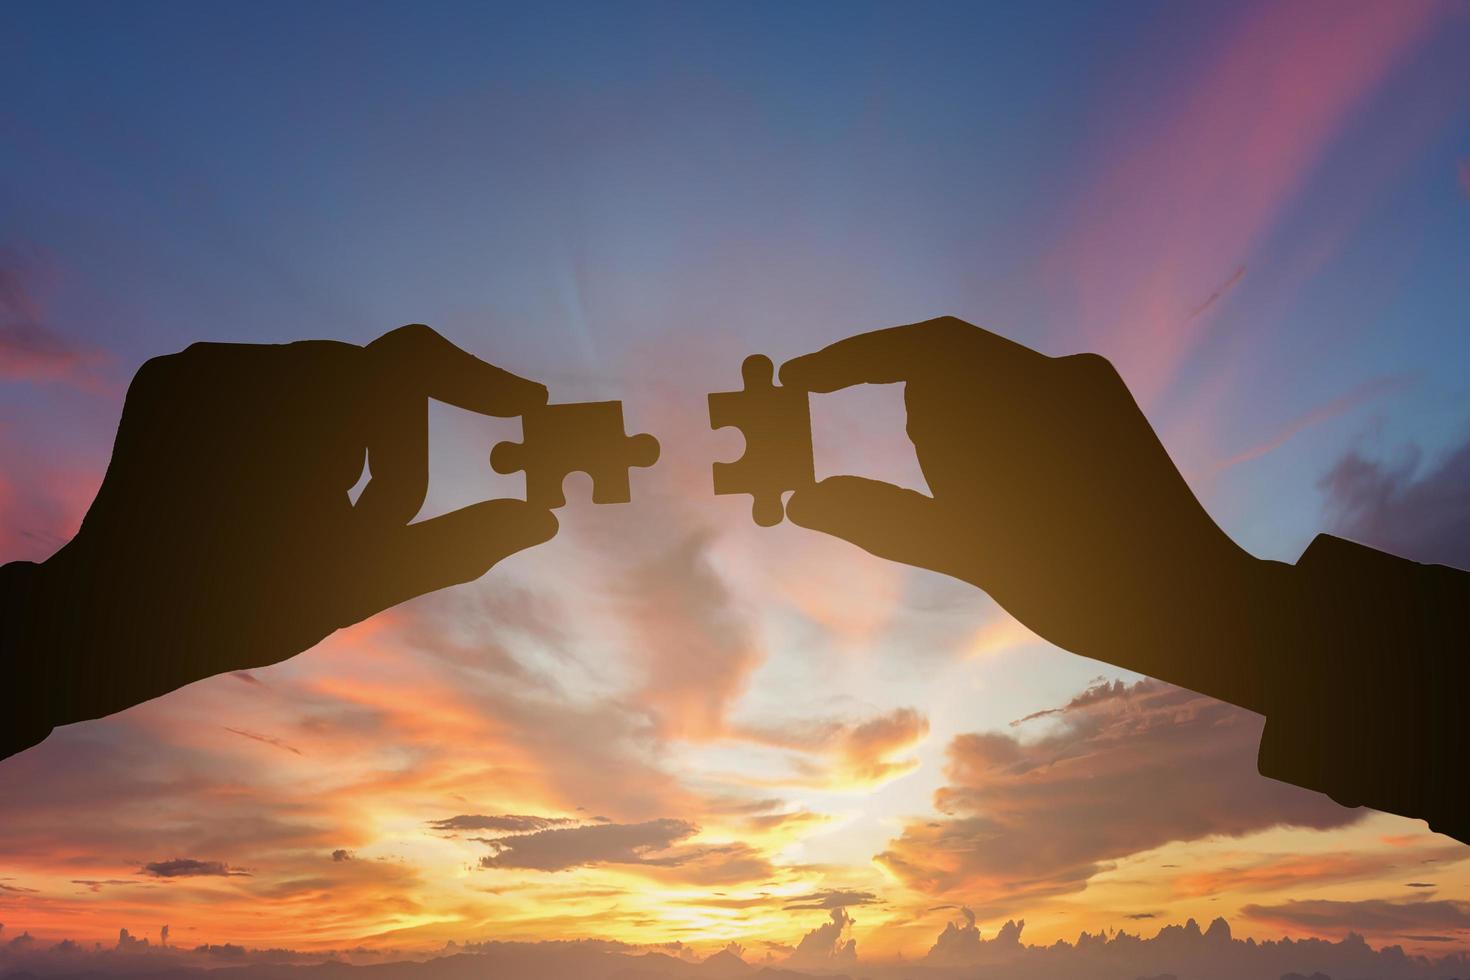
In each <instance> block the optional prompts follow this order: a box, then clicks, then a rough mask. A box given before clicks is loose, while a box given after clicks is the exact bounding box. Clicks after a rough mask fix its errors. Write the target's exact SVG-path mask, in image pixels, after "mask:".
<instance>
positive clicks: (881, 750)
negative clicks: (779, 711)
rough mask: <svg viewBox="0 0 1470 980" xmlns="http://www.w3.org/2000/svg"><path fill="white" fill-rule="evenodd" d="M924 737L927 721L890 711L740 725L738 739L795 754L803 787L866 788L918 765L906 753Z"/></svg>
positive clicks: (911, 711)
mask: <svg viewBox="0 0 1470 980" xmlns="http://www.w3.org/2000/svg"><path fill="white" fill-rule="evenodd" d="M928 734H929V719H928V718H927V717H925V716H924V715H923V714H922V713H921V712H919V711H917V710H915V709H913V708H896V709H894V710H892V711H889V712H886V713H884V714H880V715H877V716H875V717H872V718H867V719H864V720H861V721H858V720H838V719H828V720H825V721H815V722H810V721H809V722H799V723H795V724H785V725H774V726H746V727H744V728H742V729H741V730H740V735H742V736H743V737H744V738H746V739H748V740H750V741H752V742H756V743H758V744H761V745H769V746H773V747H776V748H782V749H789V750H792V751H795V752H800V753H803V754H805V755H808V756H812V757H813V758H810V759H798V760H796V761H795V768H796V770H797V772H798V773H799V774H800V776H801V781H802V782H803V783H816V784H820V785H822V786H824V787H830V788H837V789H871V788H873V787H875V786H878V785H881V784H882V783H886V782H888V781H889V780H892V779H896V778H898V777H899V776H902V775H904V774H906V773H908V772H911V771H913V769H914V768H915V767H916V766H917V765H918V764H919V763H918V759H917V758H915V757H914V756H912V755H910V754H908V753H910V752H912V750H913V749H915V748H917V747H918V745H919V744H920V743H921V742H923V740H924V739H925V737H927V736H928Z"/></svg>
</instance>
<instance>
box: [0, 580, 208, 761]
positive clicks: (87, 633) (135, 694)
mask: <svg viewBox="0 0 1470 980" xmlns="http://www.w3.org/2000/svg"><path fill="white" fill-rule="evenodd" d="M83 571H85V570H76V569H72V568H70V567H69V564H68V562H67V561H66V558H65V557H64V552H63V553H62V554H58V555H56V556H53V557H52V558H51V559H50V560H49V561H47V562H46V563H45V564H44V565H39V564H34V563H31V562H13V563H11V564H8V565H5V566H3V567H0V665H3V669H4V680H5V683H3V684H0V758H3V757H5V756H9V755H13V754H15V753H16V752H20V751H22V750H24V749H26V748H29V747H30V746H32V745H34V744H36V743H38V742H40V741H42V740H43V739H45V737H46V736H47V735H48V734H49V733H50V732H51V730H52V729H53V728H56V727H59V726H61V725H67V724H71V723H73V722H78V721H86V720H89V719H93V718H100V717H102V716H104V715H108V714H111V713H113V712H115V711H120V710H122V709H124V708H127V707H130V706H132V705H134V704H138V703H140V702H142V701H146V700H148V699H150V698H153V697H156V696H158V695H160V694H163V693H165V692H166V691H169V690H172V689H173V688H175V687H178V686H181V685H182V684H184V683H187V682H188V681H189V680H193V679H196V678H195V677H193V676H185V675H181V674H180V672H179V671H178V670H175V669H170V668H169V667H168V662H169V660H170V659H172V658H169V657H168V656H167V655H166V653H164V652H163V651H164V650H165V648H166V644H164V643H161V642H159V637H158V634H159V632H160V631H158V630H156V629H148V628H145V626H144V625H143V624H146V623H148V622H152V621H154V620H155V619H156V617H153V616H150V615H149V614H148V612H147V610H142V609H139V608H137V604H136V603H135V602H128V601H112V600H109V599H107V598H106V597H105V596H101V595H99V594H98V592H99V590H98V588H97V587H96V583H95V581H94V580H93V577H92V576H90V575H87V574H81V572H83Z"/></svg>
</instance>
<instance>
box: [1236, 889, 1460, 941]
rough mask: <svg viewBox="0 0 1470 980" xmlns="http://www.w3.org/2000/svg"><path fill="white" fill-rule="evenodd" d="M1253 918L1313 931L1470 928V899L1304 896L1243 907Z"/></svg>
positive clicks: (1376, 932) (1384, 931)
mask: <svg viewBox="0 0 1470 980" xmlns="http://www.w3.org/2000/svg"><path fill="white" fill-rule="evenodd" d="M1241 911H1242V912H1244V913H1245V914H1246V915H1248V916H1250V917H1251V918H1253V919H1260V920H1262V921H1265V922H1271V923H1275V924H1277V925H1282V926H1286V927H1288V928H1295V929H1307V930H1310V931H1313V932H1342V933H1347V932H1357V933H1367V934H1372V935H1383V934H1394V933H1404V932H1410V931H1415V930H1421V929H1434V930H1436V931H1439V932H1454V931H1457V930H1464V931H1466V932H1470V902H1459V901H1451V900H1446V899H1438V900H1436V899H1424V900H1420V901H1412V900H1411V901H1403V902H1399V901H1390V900H1388V899H1380V898H1374V899H1364V900H1362V901H1356V902H1349V901H1330V900H1328V899H1302V900H1293V901H1289V902H1282V903H1281V904H1279V905H1247V906H1245V907H1244V908H1243V909H1241Z"/></svg>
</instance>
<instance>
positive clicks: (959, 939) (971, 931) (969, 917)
mask: <svg viewBox="0 0 1470 980" xmlns="http://www.w3.org/2000/svg"><path fill="white" fill-rule="evenodd" d="M960 915H961V916H963V917H964V920H965V922H964V925H960V924H959V923H958V922H954V921H950V922H947V923H945V926H944V931H943V932H941V933H940V934H939V937H938V938H937V939H935V940H934V945H933V946H931V947H929V952H928V953H927V954H926V955H925V960H926V961H927V962H929V963H933V964H936V965H940V966H946V965H953V966H959V965H963V964H967V963H978V962H980V961H981V960H983V959H987V958H993V957H995V956H997V955H1000V956H1009V955H1012V954H1014V953H1015V952H1018V951H1019V950H1020V948H1021V931H1022V930H1023V929H1025V928H1026V920H1025V919H1021V920H1020V921H1016V920H1014V919H1007V920H1006V923H1005V925H1003V926H1001V927H1000V931H999V932H997V933H996V934H995V937H994V938H992V939H989V940H985V939H981V938H980V927H979V926H977V925H976V924H975V913H974V912H973V911H972V910H971V909H970V908H969V907H968V906H962V907H961V908H960Z"/></svg>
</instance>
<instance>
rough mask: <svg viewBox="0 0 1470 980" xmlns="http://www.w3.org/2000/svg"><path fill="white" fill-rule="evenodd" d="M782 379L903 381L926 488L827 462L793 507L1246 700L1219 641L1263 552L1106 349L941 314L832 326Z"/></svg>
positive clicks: (821, 387) (1256, 586)
mask: <svg viewBox="0 0 1470 980" xmlns="http://www.w3.org/2000/svg"><path fill="white" fill-rule="evenodd" d="M781 381H782V383H783V384H785V385H789V386H794V387H799V388H804V389H806V390H808V391H813V392H830V391H835V390H837V389H839V388H844V387H847V386H849V385H854V384H862V383H873V384H885V383H892V382H903V383H905V384H906V386H907V387H906V389H905V401H906V404H907V409H908V434H909V437H910V439H912V440H913V443H914V448H915V450H916V452H917V454H918V460H919V464H920V466H921V467H922V469H923V473H924V477H925V479H926V480H927V481H928V484H929V488H930V491H931V492H932V494H933V496H932V497H929V496H925V495H923V494H920V493H917V492H914V491H912V490H906V489H902V488H899V487H895V486H892V485H889V484H886V483H880V482H877V481H873V480H868V479H863V478H860V477H855V476H835V477H831V478H829V479H826V480H823V481H821V482H820V483H818V484H816V485H815V486H812V487H810V488H807V489H802V490H798V491H797V492H796V493H794V494H793V495H792V497H791V500H790V501H789V503H788V505H787V514H788V516H789V517H790V518H791V520H792V521H794V522H795V523H797V524H800V525H802V526H804V527H809V528H813V529H816V530H820V531H825V532H827V533H829V534H833V535H836V536H838V537H841V538H845V539H847V540H848V541H851V542H853V543H854V544H857V545H859V546H860V547H862V548H864V549H866V550H868V551H870V552H872V553H873V554H875V555H879V556H881V557H884V558H889V559H892V560H894V561H899V562H904V563H906V564H909V565H916V566H919V567H922V568H929V569H933V570H936V571H940V572H944V573H947V574H949V575H953V576H955V577H957V578H960V579H963V580H964V581H967V582H970V583H973V584H974V585H977V586H979V587H980V588H982V589H984V590H986V591H987V592H988V593H990V595H991V596H992V597H993V598H995V599H996V601H998V602H999V603H1000V604H1001V605H1002V606H1004V607H1005V608H1006V609H1007V610H1008V611H1009V612H1010V613H1011V614H1012V615H1014V616H1015V617H1016V618H1017V619H1019V620H1020V621H1021V622H1022V623H1024V624H1025V625H1026V626H1028V627H1029V628H1030V629H1031V630H1033V631H1034V632H1036V633H1037V634H1039V635H1040V636H1042V637H1043V638H1045V639H1047V640H1049V641H1051V642H1052V643H1055V644H1057V645H1058V646H1061V647H1063V648H1065V649H1068V650H1071V651H1074V652H1076V653H1081V654H1083V655H1086V656H1091V657H1096V658H1099V659H1104V660H1109V661H1111V662H1113V663H1117V664H1120V665H1122V666H1127V667H1132V668H1134V669H1138V670H1141V671H1144V672H1147V673H1151V674H1153V675H1154V676H1158V677H1163V678H1165V679H1173V680H1176V681H1177V682H1179V683H1183V684H1186V685H1187V686H1190V687H1194V688H1196V689H1201V690H1206V691H1207V692H1208V693H1212V694H1214V695H1215V696H1217V697H1221V698H1224V699H1226V700H1231V701H1235V702H1236V703H1238V704H1243V705H1246V706H1248V707H1255V706H1258V705H1259V700H1258V697H1257V692H1256V691H1255V686H1256V682H1255V676H1254V675H1255V671H1254V669H1253V667H1252V666H1251V665H1250V663H1249V660H1248V657H1249V651H1248V650H1241V651H1240V652H1239V654H1238V655H1235V656H1233V658H1231V655H1230V653H1229V652H1228V651H1226V650H1225V649H1224V647H1225V646H1226V645H1227V644H1228V643H1229V642H1230V640H1231V639H1232V638H1235V639H1239V637H1238V636H1236V634H1235V633H1234V632H1233V630H1234V628H1235V627H1234V625H1233V622H1234V619H1235V618H1236V617H1234V616H1233V615H1232V613H1233V611H1234V610H1235V609H1236V608H1237V607H1238V605H1239V604H1240V603H1242V602H1254V601H1257V600H1258V599H1261V598H1262V597H1263V596H1265V595H1266V593H1267V592H1269V590H1270V588H1272V585H1271V584H1268V583H1269V582H1270V577H1269V576H1268V574H1267V573H1266V572H1265V570H1264V566H1266V565H1268V564H1272V563H1266V562H1259V561H1257V560H1256V559H1254V558H1252V557H1251V556H1249V555H1248V554H1247V553H1246V552H1244V551H1242V550H1241V549H1240V548H1238V547H1237V546H1236V545H1235V543H1234V542H1232V541H1231V540H1230V539H1229V538H1228V537H1227V536H1226V535H1225V534H1224V533H1223V532H1222V531H1221V530H1220V529H1219V528H1218V527H1217V526H1216V525H1215V523H1214V522H1213V521H1212V520H1211V519H1210V517H1209V515H1208V514H1206V513H1205V511H1204V508H1203V507H1201V506H1200V504H1199V502H1198V501H1197V500H1196V499H1195V497H1194V494H1193V493H1192V492H1191V491H1190V489H1189V487H1188V485H1187V484H1186V483H1185V481H1184V479H1183V478H1182V477H1181V476H1180V474H1179V472H1178V470H1177V469H1176V468H1175V467H1174V465H1173V463H1172V462H1171V461H1170V459H1169V456H1168V454H1167V453H1166V452H1165V451H1164V448H1163V446H1162V445H1161V444H1160V442H1159V440H1158V437H1157V436H1155V434H1154V432H1153V430H1152V429H1151V428H1150V427H1149V424H1148V421H1147V420H1146V419H1145V418H1144V416H1143V413H1142V412H1141V411H1140V410H1139V408H1138V406H1137V404H1136V403H1135V402H1134V400H1133V398H1132V396H1131V395H1130V394H1129V392H1128V389H1127V387H1126V386H1125V385H1124V384H1123V381H1122V380H1121V379H1120V378H1119V376H1118V374H1117V372H1116V371H1114V370H1113V368H1112V365H1110V364H1109V363H1108V362H1107V361H1106V360H1105V359H1104V358H1102V357H1100V356H1097V355H1094V354H1079V355H1075V356H1070V357H1058V358H1052V357H1047V356H1044V355H1042V354H1039V353H1037V352H1035V351H1033V350H1030V349H1029V348H1026V347H1023V346H1021V345H1019V344H1016V343H1014V342H1012V341H1009V340H1006V339H1005V338H1003V337H999V336H996V335H995V334H992V333H989V332H987V331H985V330H982V329H980V328H978V327H975V326H971V325H970V324H967V323H965V322H963V321H960V320H956V319H954V318H951V317H945V318H941V319H937V320H929V321H927V322H924V323H916V324H911V325H908V326H901V327H894V328H892V329H888V330H878V331H875V332H873V333H867V334H862V335H859V336H856V337H851V338H849V339H847V340H842V341H839V342H838V343H835V344H832V345H831V346H830V347H827V348H825V349H823V350H821V351H818V352H816V353H814V354H808V355H806V356H804V357H798V358H796V359H794V360H791V361H789V362H787V363H786V364H785V365H784V366H783V367H782V368H781ZM1203 645H1207V646H1208V648H1207V649H1203ZM1202 652H1207V653H1209V654H1210V655H1211V657H1214V655H1215V654H1216V653H1219V654H1220V657H1218V658H1215V659H1207V658H1204V657H1202V656H1201V653H1202Z"/></svg>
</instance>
